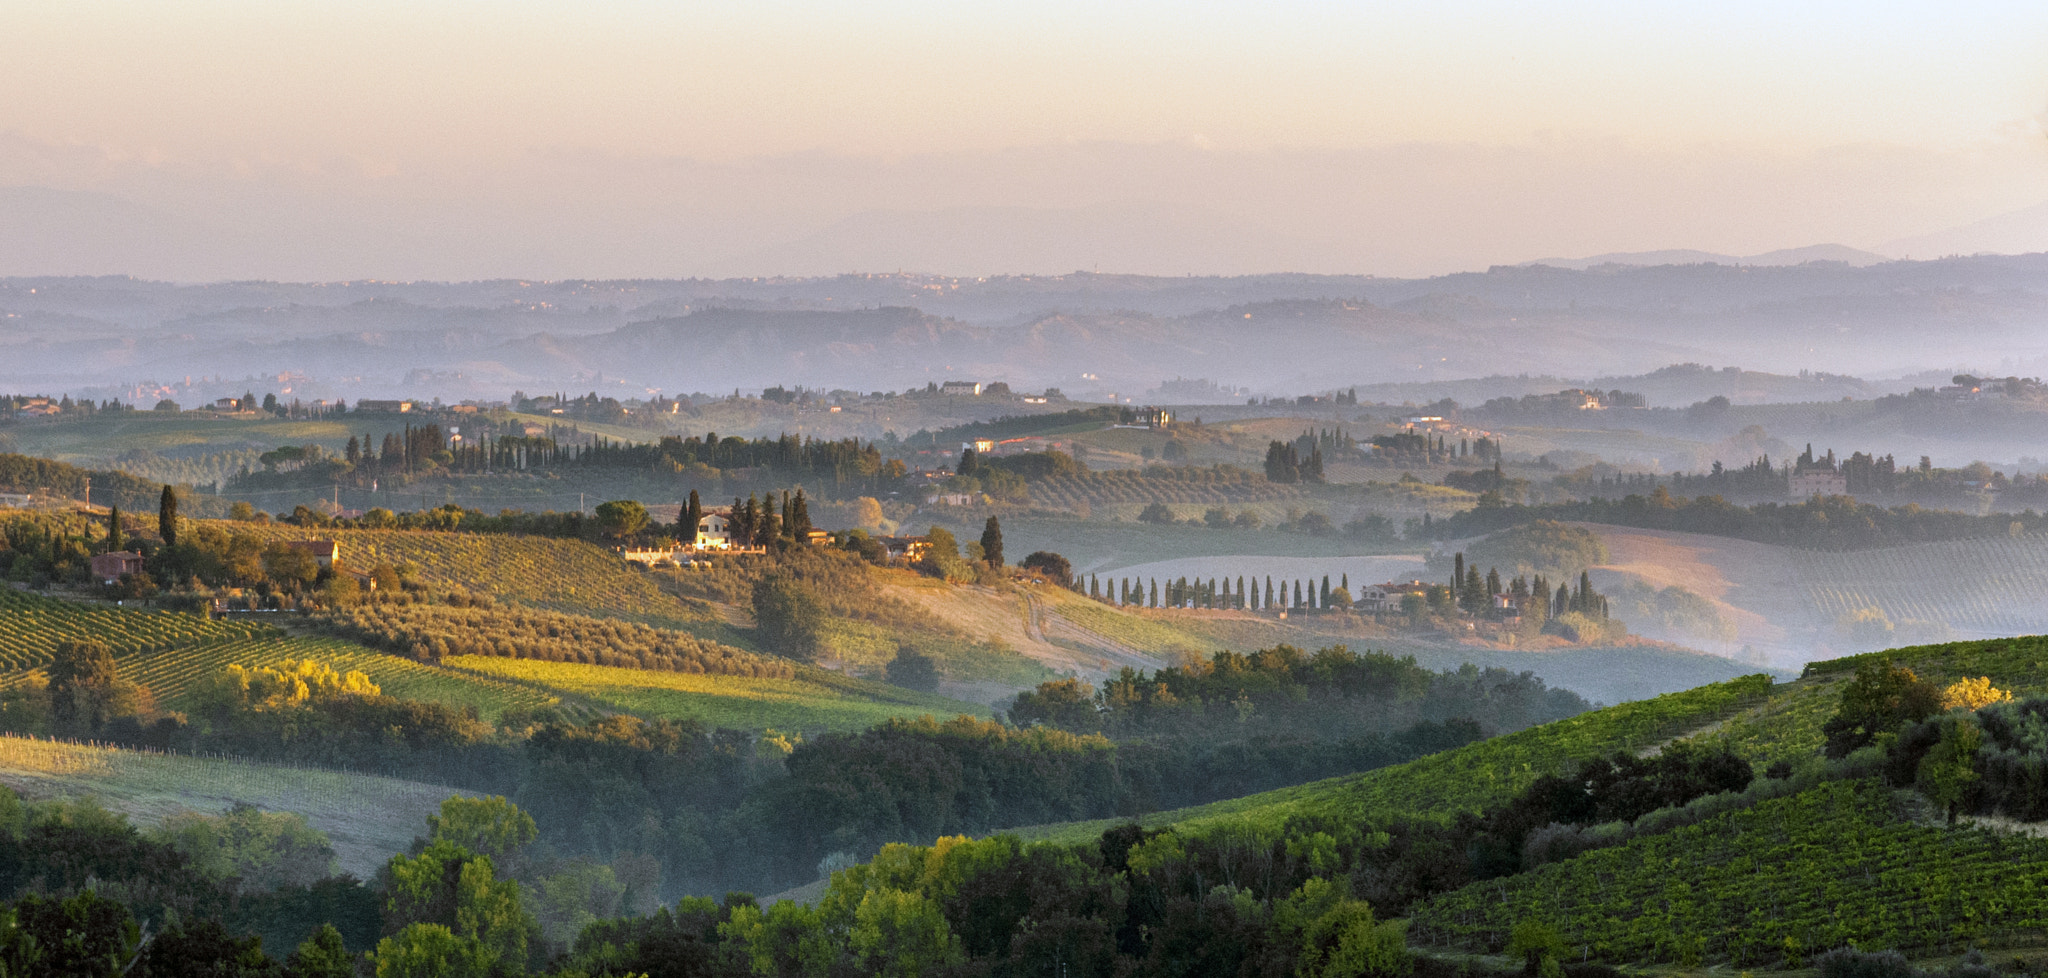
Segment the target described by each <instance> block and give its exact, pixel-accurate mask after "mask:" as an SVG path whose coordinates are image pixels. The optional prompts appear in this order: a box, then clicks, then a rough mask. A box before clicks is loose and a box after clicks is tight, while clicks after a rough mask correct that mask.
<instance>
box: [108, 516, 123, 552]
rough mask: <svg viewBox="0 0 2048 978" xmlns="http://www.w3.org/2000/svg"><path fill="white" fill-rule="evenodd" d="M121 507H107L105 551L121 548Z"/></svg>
mask: <svg viewBox="0 0 2048 978" xmlns="http://www.w3.org/2000/svg"><path fill="white" fill-rule="evenodd" d="M121 542H122V541H121V507H119V506H109V507H107V552H108V553H113V552H114V551H116V550H119V549H121Z"/></svg>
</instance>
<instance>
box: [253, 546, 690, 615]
mask: <svg viewBox="0 0 2048 978" xmlns="http://www.w3.org/2000/svg"><path fill="white" fill-rule="evenodd" d="M236 528H237V529H242V530H248V531H251V532H256V533H258V534H261V535H265V536H268V537H272V538H276V539H287V540H305V539H332V540H336V541H339V542H340V543H341V548H342V550H341V555H342V560H343V561H344V562H346V563H347V564H348V565H349V566H351V567H354V568H357V569H359V570H367V569H369V568H371V567H374V566H375V565H377V564H391V565H393V566H396V565H398V564H412V565H414V566H416V567H418V568H419V570H420V577H421V579H422V580H423V581H424V582H425V583H426V584H427V586H428V587H430V588H432V589H434V590H436V591H450V590H454V591H470V592H475V593H478V594H485V595H489V596H491V597H493V598H496V599H497V600H499V601H501V602H507V603H512V604H521V605H526V606H528V607H532V608H540V609H544V610H548V611H560V612H564V613H568V614H583V615H590V614H602V615H604V616H606V617H611V618H622V619H625V620H627V621H636V622H639V623H641V624H643V625H652V626H657V627H668V628H680V627H684V626H686V625H696V626H699V627H701V626H702V625H703V624H704V623H705V622H707V621H709V620H710V619H711V617H712V616H711V612H710V610H709V609H708V608H707V607H706V606H704V605H702V604H700V603H697V602H693V601H685V600H684V599H682V598H679V597H676V596H675V595H673V594H670V593H668V592H667V591H665V590H663V588H662V586H661V581H662V577H661V575H660V573H658V572H657V573H649V572H646V571H640V570H635V569H634V568H632V567H630V566H628V565H627V564H626V562H625V561H623V560H620V559H619V557H618V555H617V554H614V553H611V552H610V551H607V550H605V549H604V548H602V547H599V546H596V545H593V544H589V543H585V542H583V541H580V540H563V539H557V538H553V537H527V536H509V535H495V534H490V535H487V534H480V533H441V532H434V531H429V530H305V529H300V528H298V527H294V526H280V525H271V526H262V527H259V526H256V525H254V524H238V525H237V526H236Z"/></svg>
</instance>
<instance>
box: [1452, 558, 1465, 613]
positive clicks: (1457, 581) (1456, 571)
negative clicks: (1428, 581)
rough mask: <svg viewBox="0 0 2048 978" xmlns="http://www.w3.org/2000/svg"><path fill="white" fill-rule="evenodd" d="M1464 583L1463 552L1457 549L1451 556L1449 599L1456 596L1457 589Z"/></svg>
mask: <svg viewBox="0 0 2048 978" xmlns="http://www.w3.org/2000/svg"><path fill="white" fill-rule="evenodd" d="M1464 585H1465V552H1464V551H1462V550H1461V551H1459V552H1458V554H1457V556H1455V557H1452V558H1451V599H1452V600H1453V601H1455V600H1457V598H1458V589H1459V588H1461V587H1463V586H1464Z"/></svg>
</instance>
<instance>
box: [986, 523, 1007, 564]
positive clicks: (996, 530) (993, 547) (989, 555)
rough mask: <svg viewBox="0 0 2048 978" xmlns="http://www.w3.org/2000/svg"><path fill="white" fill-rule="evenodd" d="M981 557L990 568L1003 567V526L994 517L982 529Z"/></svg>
mask: <svg viewBox="0 0 2048 978" xmlns="http://www.w3.org/2000/svg"><path fill="white" fill-rule="evenodd" d="M981 557H982V559H983V560H986V561H988V565H989V566H990V567H1001V566H1003V525H1002V524H1001V523H999V522H997V521H996V518H995V517H993V516H991V517H989V518H988V523H987V525H985V526H983V527H982V528H981Z"/></svg>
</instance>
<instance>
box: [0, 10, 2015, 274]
mask: <svg viewBox="0 0 2048 978" xmlns="http://www.w3.org/2000/svg"><path fill="white" fill-rule="evenodd" d="M0 92H5V93H7V94H6V97H5V98H0V187H11V188H16V189H15V190H14V192H13V194H12V196H11V197H10V196H6V195H0V219H8V220H11V221H12V223H14V224H15V225H16V226H17V228H18V229H26V231H27V233H29V234H30V235H31V236H43V237H47V238H48V243H47V247H42V248H39V249H38V248H28V247H16V248H14V249H12V250H4V251H0V273H10V272H12V273H20V272H39V271H134V272H138V273H142V274H156V275H169V276H175V277H217V276H290V277H316V278H334V277H348V276H363V275H379V276H389V277H444V276H469V275H527V276H545V277H555V276H562V275H607V274H613V275H641V274H691V273H707V272H718V273H731V272H753V273H772V272H779V271H802V272H817V271H829V270H837V269H838V268H839V267H842V266H848V265H849V264H858V265H861V266H864V267H865V268H868V269H873V268H878V267H882V266H885V265H886V266H896V265H901V264H904V263H906V262H908V263H913V264H917V265H919V266H921V267H929V268H930V270H935V271H957V272H986V271H997V270H1020V271H1063V270H1066V269H1067V268H1070V267H1086V266H1089V265H1090V264H1094V265H1099V266H1101V267H1103V268H1104V269H1105V270H1109V269H1112V268H1116V269H1126V270H1136V271H1271V270H1283V269H1289V268H1297V269H1306V270H1317V271H1337V270H1344V271H1363V272H1387V273H1410V274H1412V273H1417V272H1423V271H1433V270H1447V269H1450V268H1456V267H1483V266H1484V265H1486V264H1489V263H1494V262H1505V261H1519V260H1525V259H1529V258H1535V257H1540V256H1543V255H1548V254H1587V253H1594V252H1600V251H1610V250H1636V249H1647V248H1681V247H1693V248H1706V249H1712V250H1722V251H1730V252H1735V253H1751V252H1758V251H1765V250H1770V249H1774V248H1780V247H1788V246H1796V245H1803V244H1811V243H1816V242H1820V241H1841V242H1842V243H1845V244H1850V245H1854V246H1858V247H1876V246H1879V245H1882V244H1885V243H1886V242H1889V241H1892V240H1894V239H1897V238H1902V237H1909V236H1913V235H1919V234H1925V233H1928V232H1934V231H1939V230H1942V229H1943V228H1946V227H1950V226H1953V225H1960V224H1966V223H1968V222H1971V221H1975V220H1978V219H1981V218H1986V217H1990V216H1993V215H1997V214H2000V213H2003V212H2008V211H2012V210H2016V209H2019V208H2023V207H2027V206H2029V205H2033V204H2037V203H2040V202H2042V201H2044V200H2048V139H2044V136H2043V129H2042V121H2043V113H2044V110H2048V4H2044V3H2039V2H2033V3H1983V2H1979V3H1962V2H1949V3H1939V4H1937V3H1918V4H1884V3H1872V2H1861V3H1855V4H1850V3H1791V4H1788V3H1783V2H1775V3H1755V2H1723V3H1718V4H1700V3H1697V2H1687V3H1663V4H1653V3H1645V2H1634V3H1584V2H1553V3H1547V4H1528V3H1464V4H1457V3H1442V2H1431V3H1419V2H1418V3H1345V4H1339V3H1306V2H1262V3H1257V4H1253V3H1232V4H1216V3H1195V2H1176V3H1123V4H1101V3H1063V2H1045V0H1036V2H1032V3H1007V2H979V3H958V2H954V3H946V4H937V3H930V4H926V3H901V2H868V3H824V2H819V3H794V2H773V0H769V2H759V0H754V2H743V3H632V2H606V3H597V4H569V3H549V4H541V3H520V2H493V3H483V2H473V3H472V2H461V3H454V2H412V3H404V4H398V3H363V2H349V3H294V2H280V0H269V2H263V3H253V2H250V3H232V2H208V0H181V2H178V3H143V2H133V3H91V2H83V3H81V2H44V0H10V2H8V3H6V4H5V5H4V6H0ZM45 191H54V192H63V193H58V194H55V195H52V194H50V193H46V192H45ZM878 228H880V229H884V230H878ZM67 235H68V237H67ZM152 236H155V237H154V238H153V237H152ZM157 238H161V239H163V243H157V241H156V239H157ZM993 239H1003V240H1011V241H1015V242H1018V243H1017V244H1016V245H1015V246H1014V247H1010V248H1009V250H1007V251H1005V250H1004V249H1003V248H1002V247H993V246H991V245H990V241H991V240H993ZM1191 240H1193V241H1201V242H1209V244H1206V245H1203V246H1202V247H1196V248H1193V250H1190V246H1189V245H1188V244H1187V242H1189V241H1191ZM1063 241H1064V242H1066V243H1065V244H1063V243H1062V242H1063ZM2043 241H2044V245H2043V246H2044V247H2048V227H2044V228H2043ZM169 242H181V243H182V244H180V245H177V246H174V245H173V244H171V243H169ZM124 248H125V249H127V250H123V249H124ZM977 249H978V250H977ZM892 259H893V260H892ZM94 261H99V262H101V263H102V265H101V266H100V267H86V266H89V265H91V264H92V263H93V262H94ZM949 261H950V262H952V263H953V266H954V267H938V266H940V265H944V264H946V263H947V262H949ZM37 262H42V263H43V265H44V266H46V267H36V263H37ZM991 262H994V263H999V264H1000V263H1005V262H1027V263H1035V264H1041V265H1045V266H1046V267H1031V268H1015V269H999V268H989V267H968V266H970V265H986V264H988V263H991ZM67 263H69V264H67ZM80 263H83V264H80ZM763 263H781V264H782V265H783V266H786V267H767V265H766V264H763ZM806 263H809V264H806ZM1196 264H1200V265H1201V266H1203V267H1192V266H1194V265H1196ZM750 265H751V266H753V267H749V266H750ZM74 266H76V267H74ZM797 266H803V267H797ZM1181 266H1190V267H1181Z"/></svg>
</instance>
